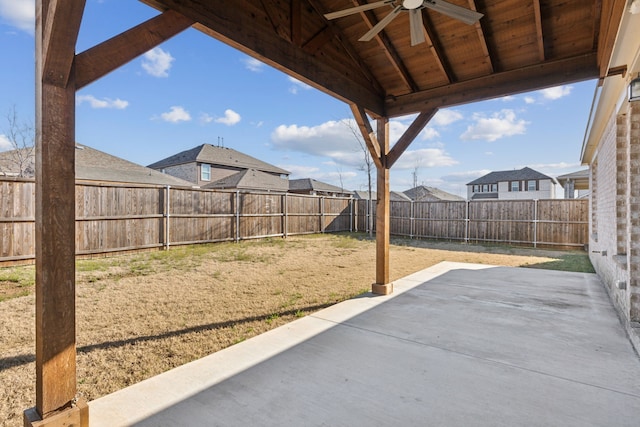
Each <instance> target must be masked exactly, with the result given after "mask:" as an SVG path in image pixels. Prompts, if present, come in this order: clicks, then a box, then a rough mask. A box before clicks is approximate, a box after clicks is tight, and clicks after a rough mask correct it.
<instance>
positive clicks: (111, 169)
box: [0, 144, 193, 187]
mask: <svg viewBox="0 0 640 427" xmlns="http://www.w3.org/2000/svg"><path fill="white" fill-rule="evenodd" d="M14 155H15V154H13V151H5V152H2V153H0V165H4V164H5V163H6V161H7V159H11V157H12V156H14ZM75 155H76V179H77V180H84V181H105V182H123V183H133V184H150V185H173V186H178V187H193V184H192V183H190V182H187V181H184V180H182V179H179V178H176V177H173V176H171V175H166V174H163V173H160V172H158V171H156V170H153V169H150V168H147V167H144V166H141V165H139V164H137V163H133V162H130V161H128V160H125V159H122V158H120V157H116V156H112V155H111V154H107V153H105V152H102V151H100V150H96V149H95V148H91V147H88V146H86V145H80V144H76V152H75ZM30 160H31V162H34V161H35V152H33V153H32V154H31V159H30ZM31 176H33V175H31Z"/></svg>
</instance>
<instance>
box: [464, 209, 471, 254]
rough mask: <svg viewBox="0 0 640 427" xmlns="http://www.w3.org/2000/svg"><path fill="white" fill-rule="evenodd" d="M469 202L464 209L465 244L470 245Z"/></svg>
mask: <svg viewBox="0 0 640 427" xmlns="http://www.w3.org/2000/svg"><path fill="white" fill-rule="evenodd" d="M469 203H471V202H470V201H469V200H467V201H466V202H465V207H464V242H465V243H469V221H470V219H469Z"/></svg>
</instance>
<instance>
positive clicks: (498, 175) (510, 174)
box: [467, 167, 555, 185]
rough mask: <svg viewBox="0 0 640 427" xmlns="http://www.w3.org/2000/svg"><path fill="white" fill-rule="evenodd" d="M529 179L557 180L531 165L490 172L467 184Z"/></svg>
mask: <svg viewBox="0 0 640 427" xmlns="http://www.w3.org/2000/svg"><path fill="white" fill-rule="evenodd" d="M527 179H550V180H552V181H554V182H555V180H554V179H553V178H551V177H550V176H547V175H545V174H543V173H540V172H538V171H535V170H533V169H531V168H529V167H524V168H522V169H518V170H511V171H497V172H489V173H488V174H486V175H484V176H481V177H480V178H478V179H476V180H474V181H471V182H470V183H468V184H467V185H477V184H497V183H498V182H504V181H525V180H527Z"/></svg>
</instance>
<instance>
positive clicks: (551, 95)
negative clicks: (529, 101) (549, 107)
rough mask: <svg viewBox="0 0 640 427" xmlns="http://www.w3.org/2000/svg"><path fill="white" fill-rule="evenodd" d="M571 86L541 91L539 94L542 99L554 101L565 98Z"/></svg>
mask: <svg viewBox="0 0 640 427" xmlns="http://www.w3.org/2000/svg"><path fill="white" fill-rule="evenodd" d="M572 89H573V86H556V87H550V88H547V89H542V90H541V91H540V93H541V94H542V97H543V98H544V99H549V100H552V101H553V100H556V99H560V98H562V97H565V96H567V95H569V94H570V93H571V90H572Z"/></svg>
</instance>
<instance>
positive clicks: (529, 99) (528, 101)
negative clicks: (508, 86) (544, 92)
mask: <svg viewBox="0 0 640 427" xmlns="http://www.w3.org/2000/svg"><path fill="white" fill-rule="evenodd" d="M524 102H525V104H533V103H534V102H536V100H535V98H534V97H533V96H525V97H524Z"/></svg>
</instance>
